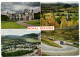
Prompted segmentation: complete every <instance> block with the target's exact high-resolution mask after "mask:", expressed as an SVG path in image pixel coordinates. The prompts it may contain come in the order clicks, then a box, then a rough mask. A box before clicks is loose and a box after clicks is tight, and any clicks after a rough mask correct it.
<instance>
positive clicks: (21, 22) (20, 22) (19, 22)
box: [16, 21, 35, 27]
mask: <svg viewBox="0 0 80 57" xmlns="http://www.w3.org/2000/svg"><path fill="white" fill-rule="evenodd" d="M24 22H25V21H18V22H16V23H17V24H20V25H23V26H26V27H28V26H35V25H31V24H26V23H24Z"/></svg>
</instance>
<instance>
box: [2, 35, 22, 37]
mask: <svg viewBox="0 0 80 57" xmlns="http://www.w3.org/2000/svg"><path fill="white" fill-rule="evenodd" d="M1 37H2V38H20V36H18V35H6V36H1Z"/></svg>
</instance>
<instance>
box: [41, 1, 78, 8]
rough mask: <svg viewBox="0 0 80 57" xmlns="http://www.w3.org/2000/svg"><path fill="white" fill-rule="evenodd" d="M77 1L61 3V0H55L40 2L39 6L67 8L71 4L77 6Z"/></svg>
mask: <svg viewBox="0 0 80 57" xmlns="http://www.w3.org/2000/svg"><path fill="white" fill-rule="evenodd" d="M46 5H47V6H46ZM77 5H78V3H61V2H57V3H42V4H41V8H42V9H47V8H49V9H50V8H51V9H55V8H69V7H72V6H77Z"/></svg>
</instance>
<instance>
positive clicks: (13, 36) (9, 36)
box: [1, 33, 40, 39]
mask: <svg viewBox="0 0 80 57" xmlns="http://www.w3.org/2000/svg"><path fill="white" fill-rule="evenodd" d="M39 35H40V33H38V34H35V33H31V34H24V35H22V36H18V35H5V36H3V35H2V36H1V38H34V39H38V36H39Z"/></svg>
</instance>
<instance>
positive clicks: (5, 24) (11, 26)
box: [1, 22, 27, 29]
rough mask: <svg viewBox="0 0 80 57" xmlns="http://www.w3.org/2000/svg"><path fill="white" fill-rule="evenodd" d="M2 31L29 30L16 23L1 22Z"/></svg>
mask: <svg viewBox="0 0 80 57" xmlns="http://www.w3.org/2000/svg"><path fill="white" fill-rule="evenodd" d="M1 28H2V29H18V28H27V27H25V26H22V25H19V24H17V23H16V22H1Z"/></svg>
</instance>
